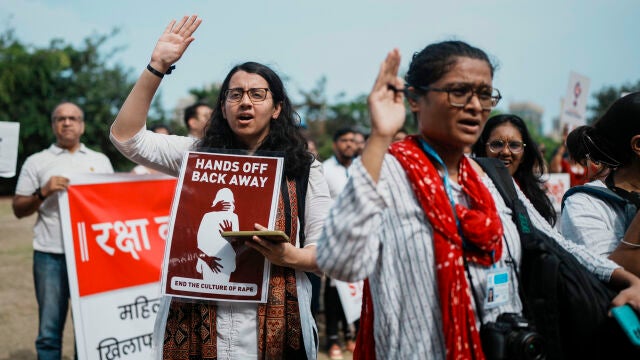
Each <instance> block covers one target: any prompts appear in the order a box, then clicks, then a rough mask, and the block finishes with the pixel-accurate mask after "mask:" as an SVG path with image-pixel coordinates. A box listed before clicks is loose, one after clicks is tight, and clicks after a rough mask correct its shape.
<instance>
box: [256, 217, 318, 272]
mask: <svg viewBox="0 0 640 360" xmlns="http://www.w3.org/2000/svg"><path fill="white" fill-rule="evenodd" d="M254 228H255V229H256V230H269V229H267V228H266V227H264V226H262V225H260V224H255V225H254ZM244 243H245V244H246V245H247V246H249V247H250V248H252V249H256V250H257V251H259V252H260V253H261V254H262V255H264V257H266V258H267V259H269V261H271V263H272V264H275V265H278V266H286V267H290V268H293V269H296V270H301V271H308V272H315V273H319V272H320V270H319V269H318V263H317V262H316V247H315V246H306V247H304V248H302V249H301V248H297V247H295V246H293V245H291V243H289V242H274V241H269V240H267V239H264V238H261V237H259V236H254V237H252V238H251V239H250V240H247V241H245V242H244Z"/></svg>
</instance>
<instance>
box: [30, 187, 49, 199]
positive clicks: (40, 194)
mask: <svg viewBox="0 0 640 360" xmlns="http://www.w3.org/2000/svg"><path fill="white" fill-rule="evenodd" d="M31 195H33V196H37V197H38V199H40V201H44V199H46V198H47V197H46V196H44V195H42V189H40V188H37V189H36V191H34V192H33V194H31Z"/></svg>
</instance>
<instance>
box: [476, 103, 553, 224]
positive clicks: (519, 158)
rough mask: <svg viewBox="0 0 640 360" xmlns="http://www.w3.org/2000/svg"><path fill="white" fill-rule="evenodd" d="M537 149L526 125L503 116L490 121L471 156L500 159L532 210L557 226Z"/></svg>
mask: <svg viewBox="0 0 640 360" xmlns="http://www.w3.org/2000/svg"><path fill="white" fill-rule="evenodd" d="M538 149H539V148H538V145H537V144H536V142H535V141H534V140H533V138H532V137H531V135H530V134H529V130H528V129H527V125H526V124H525V122H524V121H523V120H522V119H521V118H520V117H518V116H516V115H510V114H503V115H496V116H493V117H491V118H489V120H487V123H486V124H485V126H484V129H483V130H482V134H480V138H479V139H478V141H476V143H475V144H474V145H473V147H472V152H473V154H475V156H478V157H490V158H498V159H500V160H501V161H502V163H504V165H505V166H506V168H507V170H509V174H511V176H513V178H514V179H515V181H516V184H518V186H519V187H520V190H522V192H523V193H524V195H525V196H526V197H527V199H529V200H530V201H531V203H532V204H533V207H535V208H536V210H538V212H539V213H540V215H542V217H543V218H545V219H546V220H547V222H548V223H549V224H551V226H554V225H555V223H556V211H555V210H554V208H553V205H552V204H551V200H549V197H548V196H547V194H546V193H545V191H544V185H543V183H544V181H543V180H542V179H541V175H542V174H543V173H544V160H543V159H542V154H540V152H539V151H538Z"/></svg>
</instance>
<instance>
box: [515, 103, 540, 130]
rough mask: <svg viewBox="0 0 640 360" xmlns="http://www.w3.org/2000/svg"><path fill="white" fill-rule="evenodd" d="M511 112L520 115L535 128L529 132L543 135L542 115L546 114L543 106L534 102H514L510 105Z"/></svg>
mask: <svg viewBox="0 0 640 360" xmlns="http://www.w3.org/2000/svg"><path fill="white" fill-rule="evenodd" d="M509 112H510V113H511V114H514V115H518V116H519V117H521V118H522V119H523V120H525V121H526V122H527V123H528V124H529V125H530V126H532V127H533V128H531V129H529V130H531V131H536V132H537V133H538V134H540V135H542V114H543V113H544V109H543V108H542V106H539V105H536V104H534V103H532V102H512V103H510V104H509Z"/></svg>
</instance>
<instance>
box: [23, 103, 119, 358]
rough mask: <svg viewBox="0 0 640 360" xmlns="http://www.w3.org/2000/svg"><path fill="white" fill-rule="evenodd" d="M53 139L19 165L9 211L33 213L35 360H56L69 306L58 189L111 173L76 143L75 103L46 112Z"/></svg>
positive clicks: (80, 119) (79, 130)
mask: <svg viewBox="0 0 640 360" xmlns="http://www.w3.org/2000/svg"><path fill="white" fill-rule="evenodd" d="M51 128H52V130H53V133H54V135H55V136H56V142H55V143H54V144H51V146H50V147H49V148H47V149H45V150H42V151H40V152H38V153H36V154H33V155H31V156H29V157H28V158H27V160H26V161H25V162H24V164H23V165H22V169H21V171H20V176H19V177H18V183H17V186H16V193H15V196H14V198H13V213H14V214H15V215H16V217H18V218H22V217H25V216H29V215H32V214H33V213H36V212H37V213H38V218H37V220H36V223H35V225H34V227H33V232H34V239H33V249H34V254H33V276H34V285H35V290H36V299H37V300H38V318H39V325H38V338H37V339H36V351H37V353H38V359H60V358H61V355H62V354H61V350H62V332H63V330H64V323H65V320H66V317H67V310H68V307H69V283H68V277H67V265H66V262H65V255H64V247H63V244H62V229H61V226H60V211H59V208H58V200H57V196H55V195H56V194H57V193H58V192H60V191H64V190H66V188H67V187H68V186H69V178H68V176H69V175H70V174H72V173H92V172H93V173H112V172H113V167H112V166H111V162H110V161H109V159H108V158H107V157H106V156H105V155H104V154H102V153H99V152H96V151H93V150H91V149H89V148H87V147H86V146H85V145H84V144H82V143H81V142H80V137H81V136H82V134H83V133H84V113H83V111H82V110H81V109H80V108H79V107H78V106H77V105H76V104H73V103H70V102H63V103H61V104H59V105H58V106H56V107H55V109H54V110H53V113H52V115H51Z"/></svg>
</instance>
